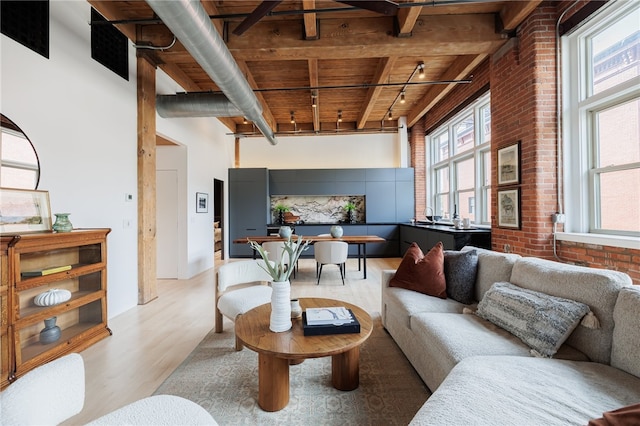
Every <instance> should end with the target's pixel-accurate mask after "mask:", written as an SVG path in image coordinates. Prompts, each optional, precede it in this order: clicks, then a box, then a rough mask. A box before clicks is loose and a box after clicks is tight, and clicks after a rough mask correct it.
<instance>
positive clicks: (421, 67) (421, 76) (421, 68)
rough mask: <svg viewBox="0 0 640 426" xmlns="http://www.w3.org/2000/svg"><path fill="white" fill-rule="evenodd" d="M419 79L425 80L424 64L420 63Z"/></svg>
mask: <svg viewBox="0 0 640 426" xmlns="http://www.w3.org/2000/svg"><path fill="white" fill-rule="evenodd" d="M418 78H424V62H420V63H418Z"/></svg>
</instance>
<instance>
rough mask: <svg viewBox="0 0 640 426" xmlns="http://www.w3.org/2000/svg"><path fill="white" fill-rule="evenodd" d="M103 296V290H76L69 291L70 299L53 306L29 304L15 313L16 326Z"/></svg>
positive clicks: (31, 322) (52, 315) (56, 313)
mask: <svg viewBox="0 0 640 426" xmlns="http://www.w3.org/2000/svg"><path fill="white" fill-rule="evenodd" d="M103 297H105V294H104V291H78V292H74V293H71V299H69V300H67V301H66V302H63V303H60V304H58V305H54V306H30V307H28V308H24V309H21V310H20V313H19V314H17V315H16V317H17V318H16V322H15V325H16V327H18V328H19V327H22V326H27V325H31V324H33V323H36V322H39V321H43V320H44V319H45V318H50V317H54V316H57V315H60V314H61V313H63V312H66V311H69V310H72V309H76V308H79V307H80V306H83V305H87V304H89V303H91V302H93V301H94V300H99V299H102V298H103Z"/></svg>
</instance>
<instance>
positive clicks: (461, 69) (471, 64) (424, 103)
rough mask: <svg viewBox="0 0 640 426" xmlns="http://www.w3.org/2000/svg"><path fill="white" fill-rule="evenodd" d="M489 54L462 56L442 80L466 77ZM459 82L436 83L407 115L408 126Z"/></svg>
mask: <svg viewBox="0 0 640 426" xmlns="http://www.w3.org/2000/svg"><path fill="white" fill-rule="evenodd" d="M487 57H488V55H484V54H483V55H466V56H460V57H459V58H458V59H456V60H455V61H454V62H453V63H452V64H451V66H450V67H449V68H448V69H447V70H446V71H445V72H444V74H442V76H441V77H440V79H441V80H458V79H463V78H466V77H467V76H468V75H469V73H471V71H473V70H474V69H475V68H476V67H477V66H478V65H480V64H481V63H482V61H484V60H485V59H486V58H487ZM456 86H457V84H436V85H433V86H431V87H430V88H429V90H428V91H427V92H426V94H425V95H424V96H423V97H422V98H421V99H420V100H419V101H418V103H417V104H416V106H415V107H414V108H413V109H412V110H411V111H410V112H409V114H408V115H407V126H408V127H411V126H413V125H414V124H416V122H417V121H418V120H419V119H420V118H422V116H423V115H424V114H425V113H426V112H427V111H429V109H431V108H433V106H434V105H435V104H437V103H438V102H439V101H440V100H441V99H442V98H444V97H445V96H446V95H447V94H448V93H449V92H451V90H453V89H454V88H455V87H456Z"/></svg>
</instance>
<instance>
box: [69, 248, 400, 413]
mask: <svg viewBox="0 0 640 426" xmlns="http://www.w3.org/2000/svg"><path fill="white" fill-rule="evenodd" d="M230 261H233V260H230ZM215 262H216V266H219V265H221V264H222V263H224V262H226V261H224V260H222V261H220V260H219V259H216V261H215ZM399 263H400V258H380V259H378V258H370V259H368V261H367V267H368V268H367V269H368V270H367V279H366V280H365V279H363V276H362V275H363V274H362V271H358V265H357V259H349V261H348V263H347V276H346V280H345V283H346V285H344V286H343V285H342V282H341V281H340V274H339V272H338V268H337V266H333V265H327V266H325V267H324V270H323V272H322V281H321V282H320V285H319V286H318V285H316V278H315V261H314V260H313V259H302V260H300V261H299V270H298V273H297V274H296V278H295V279H293V280H292V283H291V297H292V298H300V297H327V298H332V299H340V300H345V301H347V302H350V303H353V304H356V305H358V306H360V307H362V308H364V309H365V310H367V311H369V312H370V313H373V312H380V303H381V301H380V270H382V269H395V268H396V267H397V266H398V264H399ZM213 299H214V269H211V270H208V271H206V272H203V273H202V274H200V275H198V276H196V277H194V278H192V279H189V280H159V281H158V298H157V299H156V300H154V301H152V302H150V303H148V304H146V305H143V306H137V307H135V308H133V309H131V310H129V311H127V312H125V313H123V314H121V315H119V316H117V317H115V318H113V319H111V320H110V321H109V327H110V328H111V330H112V331H113V336H110V337H108V338H106V339H104V340H102V341H100V342H98V343H97V344H95V345H94V346H92V347H90V348H88V349H86V350H85V351H83V352H81V354H82V357H83V358H84V362H85V374H86V383H87V386H86V396H85V406H84V409H83V411H82V412H81V413H80V414H78V415H77V416H75V417H73V418H72V419H70V420H69V421H67V422H66V423H65V424H67V425H72V424H73V425H75V424H84V423H86V422H88V421H90V420H93V419H96V418H97V417H99V416H101V415H103V414H106V413H108V412H110V411H113V410H115V409H116V408H119V407H121V406H123V405H126V404H128V403H131V402H133V401H136V400H138V399H140V398H144V397H147V396H150V395H151V394H153V392H154V391H155V390H156V389H157V388H158V386H160V384H162V382H163V381H164V380H165V379H166V378H167V377H168V376H169V375H170V374H171V372H172V371H173V370H175V368H176V367H177V366H178V365H179V364H180V363H181V362H182V361H183V360H184V359H185V358H186V357H187V355H189V353H191V351H192V350H193V349H194V348H195V347H196V346H197V345H198V343H199V342H200V341H201V340H202V338H203V337H204V336H205V335H206V334H207V333H208V332H209V331H210V330H211V329H212V328H213V325H214V323H213V321H214V311H213ZM224 326H225V329H227V328H229V327H231V326H232V324H231V322H230V321H228V320H226V319H225V325H224ZM244 350H248V349H244Z"/></svg>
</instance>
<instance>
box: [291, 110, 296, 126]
mask: <svg viewBox="0 0 640 426" xmlns="http://www.w3.org/2000/svg"><path fill="white" fill-rule="evenodd" d="M291 124H296V117H295V115H293V111H291Z"/></svg>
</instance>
